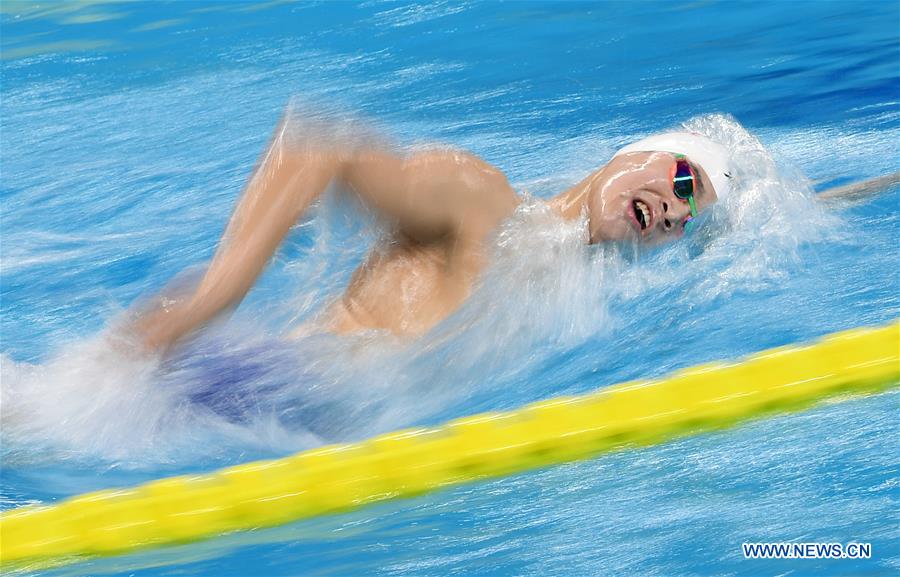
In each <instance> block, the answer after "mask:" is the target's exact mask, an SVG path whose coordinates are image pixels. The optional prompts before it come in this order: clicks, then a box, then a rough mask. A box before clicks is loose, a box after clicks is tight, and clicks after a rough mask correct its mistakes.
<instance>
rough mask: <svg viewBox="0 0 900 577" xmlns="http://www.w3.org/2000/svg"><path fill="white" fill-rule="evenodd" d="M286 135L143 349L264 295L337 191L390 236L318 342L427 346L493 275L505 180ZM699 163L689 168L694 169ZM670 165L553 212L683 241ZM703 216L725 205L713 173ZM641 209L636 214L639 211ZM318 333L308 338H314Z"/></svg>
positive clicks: (477, 166)
mask: <svg viewBox="0 0 900 577" xmlns="http://www.w3.org/2000/svg"><path fill="white" fill-rule="evenodd" d="M283 132H284V125H281V126H280V127H279V129H278V130H276V133H275V137H274V138H273V141H272V143H271V145H270V146H269V148H268V149H267V151H266V153H265V154H264V155H263V157H262V159H261V161H260V164H259V166H258V168H257V170H256V171H255V172H254V175H253V176H252V177H251V179H250V181H249V182H248V184H247V186H246V188H245V190H244V192H243V194H242V196H241V199H240V201H239V202H238V205H237V207H236V209H235V211H234V213H233V215H232V217H231V220H230V221H229V224H228V227H227V229H226V231H225V234H224V235H223V237H222V240H221V241H220V243H219V247H218V249H217V251H216V254H215V256H214V257H213V260H212V262H211V263H210V265H209V267H208V269H207V271H206V274H205V275H204V277H203V279H202V280H201V281H200V283H199V285H198V286H197V287H196V288H195V289H194V290H193V291H192V292H191V293H190V294H186V295H182V296H180V297H178V298H175V299H160V300H161V302H162V301H165V303H166V304H165V306H157V307H155V308H153V309H151V310H149V311H146V312H144V313H142V314H140V315H138V316H137V317H136V318H135V319H134V321H133V322H132V323H131V325H130V329H131V331H132V332H133V333H134V334H135V335H136V337H137V338H138V340H139V341H140V342H141V344H142V346H143V347H144V348H145V349H147V350H151V351H158V352H165V351H166V350H167V349H168V348H169V347H171V346H172V345H173V344H174V343H176V342H177V341H178V340H179V339H181V338H183V337H184V336H186V335H188V334H190V333H192V332H193V331H195V330H197V329H199V328H200V327H202V326H203V325H204V324H206V323H207V322H209V321H210V320H211V319H213V318H215V317H216V316H218V315H219V314H220V313H222V312H223V311H226V310H229V309H231V308H233V307H235V306H236V305H237V304H238V303H240V301H241V300H242V299H243V297H244V296H245V295H246V293H247V292H248V291H249V290H250V288H251V287H252V286H253V284H254V282H255V281H256V279H257V278H258V276H259V275H260V273H261V272H262V271H263V269H264V268H265V266H266V264H267V263H268V261H269V260H270V259H271V257H272V256H273V254H274V253H275V251H276V250H277V248H278V246H279V244H280V243H281V241H282V240H283V239H284V237H285V236H286V235H287V233H288V230H289V229H290V228H291V226H293V225H294V224H295V223H296V222H297V220H298V219H300V218H301V217H302V215H303V214H304V212H305V211H306V210H307V208H308V207H309V206H310V204H311V203H312V202H314V201H315V200H316V199H317V198H318V197H319V196H320V195H321V194H322V193H323V192H324V191H325V190H326V189H327V188H328V185H329V184H330V183H334V184H336V185H337V186H336V187H335V188H336V189H337V190H343V191H346V192H347V193H349V194H354V195H356V196H357V197H358V198H359V199H360V200H361V201H362V202H363V203H364V204H365V205H366V206H368V207H369V208H370V209H371V210H373V211H374V212H375V213H376V214H378V215H379V216H380V217H381V218H382V219H383V220H384V222H385V223H386V225H387V226H388V227H389V230H390V231H391V234H390V235H389V238H388V239H387V240H386V241H385V242H383V243H381V244H379V245H378V246H376V247H374V248H373V249H372V251H371V252H370V254H369V255H368V257H367V258H366V260H365V261H364V263H363V264H362V265H361V266H360V267H359V268H358V269H357V270H356V272H355V273H354V274H353V277H352V280H351V281H350V283H349V285H348V287H347V289H346V291H345V292H344V294H343V296H341V297H340V298H338V299H337V300H335V301H334V303H333V304H332V305H331V306H330V307H328V309H327V310H326V311H325V312H324V314H323V315H321V317H320V319H319V321H318V324H317V327H316V328H315V330H323V329H324V330H328V331H332V332H337V333H348V332H356V331H361V330H371V329H378V330H386V331H389V332H390V333H393V334H395V335H409V336H414V335H419V334H422V333H424V332H426V331H428V330H429V329H431V328H432V327H434V326H435V325H436V324H438V323H439V322H440V321H441V320H443V319H444V318H446V317H447V316H448V315H450V314H451V313H453V311H455V310H456V309H457V308H458V307H459V306H460V305H461V304H462V303H463V302H464V301H465V300H466V298H467V297H468V296H469V294H470V292H471V290H472V287H473V285H474V283H475V282H476V281H477V279H478V277H479V275H480V273H481V271H482V270H483V269H484V267H485V265H486V253H487V250H486V249H487V243H488V242H489V239H490V237H491V234H492V233H493V232H494V231H495V230H496V228H497V227H498V225H499V224H500V223H501V222H502V221H503V220H504V219H506V218H507V217H509V216H510V215H511V214H512V213H513V212H514V211H515V209H516V207H517V206H518V205H519V203H520V198H519V196H518V195H517V194H516V192H515V191H514V190H513V189H512V187H511V186H510V185H509V182H508V181H507V179H506V177H505V175H504V174H503V173H502V172H501V171H500V170H499V169H497V168H496V167H494V166H492V165H490V164H488V163H487V162H485V161H484V160H482V159H480V158H478V157H476V156H474V155H472V154H469V153H465V152H460V151H453V150H432V151H425V152H418V153H416V154H413V155H411V156H408V157H400V156H397V155H395V154H393V153H390V152H386V151H384V150H379V149H366V150H354V151H350V150H340V149H333V148H332V149H327V150H326V149H317V148H315V147H313V146H306V147H303V148H302V149H301V148H300V147H292V146H288V145H287V144H285V139H284V138H282V134H283ZM689 160H690V159H689ZM674 163H675V158H674V155H672V154H670V153H647V152H638V153H631V154H627V155H622V156H619V157H616V158H614V159H613V160H611V161H610V162H609V163H608V164H606V165H605V166H603V167H602V168H600V169H598V170H597V171H595V172H593V173H592V174H590V175H589V176H587V177H586V178H585V179H583V180H582V181H581V182H579V183H578V184H576V185H575V186H573V187H571V188H570V189H568V190H566V191H564V192H562V193H561V194H559V195H558V196H556V197H555V198H553V199H551V200H550V201H549V204H550V206H551V207H552V208H553V209H554V210H555V211H557V212H558V213H559V214H560V215H561V216H562V217H563V218H565V219H576V218H582V216H583V215H584V216H586V217H587V222H588V233H589V242H591V243H600V242H608V241H618V240H633V241H635V242H642V243H661V242H667V241H670V240H675V239H677V238H679V237H680V236H681V235H682V234H683V223H684V221H685V218H686V217H687V216H689V214H690V208H689V206H688V204H687V202H686V201H683V200H681V199H678V198H677V197H676V196H675V195H674V193H673V192H672V180H671V175H672V167H673V166H674ZM694 168H695V172H696V174H697V175H698V176H699V178H700V183H699V187H697V188H698V189H697V190H696V191H695V198H696V201H697V206H698V209H699V210H703V208H704V207H706V206H708V205H710V204H712V203H713V202H715V200H716V196H715V192H714V191H713V188H712V186H711V184H710V183H709V179H708V178H707V176H706V174H705V173H704V172H703V171H702V168H700V167H698V166H696V165H695V166H694ZM636 201H637V202H636ZM309 328H310V327H304V328H302V329H301V330H302V331H307V330H309Z"/></svg>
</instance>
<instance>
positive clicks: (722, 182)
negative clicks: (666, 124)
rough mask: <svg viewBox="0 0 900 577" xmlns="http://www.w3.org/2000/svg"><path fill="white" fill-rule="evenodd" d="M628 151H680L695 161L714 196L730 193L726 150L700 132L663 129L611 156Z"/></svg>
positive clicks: (677, 152) (724, 195)
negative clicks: (663, 130)
mask: <svg viewBox="0 0 900 577" xmlns="http://www.w3.org/2000/svg"><path fill="white" fill-rule="evenodd" d="M629 152H671V153H673V154H683V155H685V156H687V157H688V158H689V159H690V160H691V161H692V162H695V163H697V164H699V165H700V166H701V167H702V168H703V170H704V171H705V172H706V175H707V176H709V180H710V181H711V182H712V185H713V188H714V189H715V190H716V196H717V197H718V199H719V200H722V199H723V198H725V197H726V196H728V194H729V193H730V192H731V176H732V172H731V168H730V165H731V163H730V156H729V154H728V149H726V148H725V147H724V146H722V145H721V144H719V143H718V142H715V141H713V140H710V139H709V138H707V137H705V136H703V135H702V134H696V133H694V132H666V133H663V134H657V135H655V136H648V137H647V138H644V139H642V140H638V141H637V142H635V143H633V144H629V145H628V146H626V147H624V148H622V149H621V150H619V151H618V152H616V153H615V154H614V155H613V158H615V157H616V156H620V155H622V154H627V153H629Z"/></svg>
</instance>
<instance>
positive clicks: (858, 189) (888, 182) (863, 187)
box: [816, 172, 900, 201]
mask: <svg viewBox="0 0 900 577" xmlns="http://www.w3.org/2000/svg"><path fill="white" fill-rule="evenodd" d="M898 184H900V172H895V173H893V174H887V175H885V176H879V177H877V178H872V179H869V180H864V181H862V182H854V183H853V184H845V185H844V186H837V187H834V188H829V189H828V190H823V191H822V192H820V193H819V194H817V195H816V198H818V199H819V200H848V201H850V200H862V199H865V198H868V197H870V196H873V195H876V194H879V193H881V192H884V191H885V190H887V189H889V188H891V187H893V186H897V185H898Z"/></svg>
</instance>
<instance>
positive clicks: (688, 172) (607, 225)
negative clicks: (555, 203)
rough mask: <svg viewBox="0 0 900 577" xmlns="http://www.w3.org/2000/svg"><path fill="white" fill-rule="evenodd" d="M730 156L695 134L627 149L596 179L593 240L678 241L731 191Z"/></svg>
mask: <svg viewBox="0 0 900 577" xmlns="http://www.w3.org/2000/svg"><path fill="white" fill-rule="evenodd" d="M729 158H730V157H729V154H728V152H727V150H726V149H725V147H723V146H722V145H720V144H718V143H716V142H714V141H712V140H710V139H709V138H707V137H705V136H702V135H699V134H694V133H690V132H669V133H665V134H660V135H656V136H651V137H648V138H645V139H643V140H639V141H638V142H635V143H634V144H630V145H628V146H626V147H624V148H622V149H621V150H619V151H618V152H617V153H616V154H615V155H614V156H613V159H612V160H611V161H610V162H609V164H607V165H606V166H605V167H603V168H602V169H601V170H600V171H598V172H597V173H596V174H595V175H594V177H593V178H592V180H591V184H590V196H589V198H588V211H589V215H590V239H591V242H592V243H596V242H603V241H609V240H628V239H636V240H640V241H642V242H650V243H661V242H667V241H669V240H674V239H676V238H679V237H680V236H681V235H683V234H684V232H685V228H686V225H687V223H688V222H689V221H690V220H692V218H694V217H696V216H697V214H698V213H699V212H701V211H703V210H704V209H705V208H707V207H708V206H710V205H711V204H713V203H714V202H716V201H717V200H719V199H722V198H724V197H725V196H727V195H728V194H729V193H730V192H731V182H730V179H731V170H730V163H729ZM691 177H692V178H691ZM686 192H691V193H692V195H691V196H687V195H686Z"/></svg>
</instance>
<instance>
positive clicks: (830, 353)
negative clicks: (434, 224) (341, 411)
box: [0, 321, 900, 568]
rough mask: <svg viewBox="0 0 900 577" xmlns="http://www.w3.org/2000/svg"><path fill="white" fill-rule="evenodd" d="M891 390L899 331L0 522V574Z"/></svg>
mask: <svg viewBox="0 0 900 577" xmlns="http://www.w3.org/2000/svg"><path fill="white" fill-rule="evenodd" d="M898 381H900V322H898V321H894V322H893V323H891V324H890V325H887V326H885V327H881V328H874V329H871V328H862V329H854V330H850V331H846V332H842V333H836V334H832V335H829V336H827V337H825V338H823V339H821V340H820V341H818V342H817V343H814V344H810V345H802V346H791V347H782V348H777V349H772V350H768V351H765V352H762V353H758V354H755V355H752V356H749V357H747V358H745V359H743V360H742V361H740V362H736V363H730V364H724V363H715V364H709V365H704V366H698V367H693V368H690V369H687V370H683V371H680V372H677V373H675V374H673V375H671V376H669V377H667V378H664V379H660V380H656V381H649V382H631V383H623V384H620V385H616V386H614V387H609V388H604V389H601V390H599V391H597V392H594V393H591V394H587V395H584V396H580V397H561V398H556V399H551V400H549V401H544V402H540V403H535V404H532V405H528V406H526V407H524V408H522V409H519V410H515V411H510V412H507V413H484V414H481V415H476V416H473V417H468V418H463V419H458V420H455V421H451V422H449V423H447V424H445V425H443V426H439V427H435V428H419V429H408V430H403V431H397V432H393V433H388V434H386V435H381V436H379V437H375V438H372V439H369V440H366V441H363V442H360V443H353V444H344V445H332V446H327V447H323V448H319V449H315V450H311V451H304V452H301V453H298V454H296V455H293V456H290V457H287V458H284V459H277V460H269V461H259V462H255V463H248V464H245V465H238V466H235V467H228V468H226V469H222V470H220V471H217V472H213V473H211V474H207V475H191V476H181V477H173V478H168V479H161V480H157V481H152V482H150V483H147V484H145V485H141V486H139V487H136V488H131V489H121V490H105V491H99V492H96V493H90V494H86V495H80V496H76V497H74V498H71V499H67V500H65V501H62V502H60V503H58V504H55V505H50V506H28V507H22V508H19V509H14V510H12V511H9V512H7V513H5V514H3V515H2V517H0V562H2V564H3V568H16V567H19V568H23V567H30V568H34V567H40V566H46V565H56V564H61V563H67V562H71V561H77V560H79V559H83V558H85V557H91V556H98V555H115V554H120V553H125V552H128V551H132V550H135V549H139V548H146V547H156V546H162V545H168V544H175V543H184V542H188V541H193V540H197V539H203V538H209V537H213V536H216V535H219V534H222V533H225V532H229V531H236V530H247V529H253V528H257V527H265V526H272V525H278V524H282V523H289V522H292V521H297V520H299V519H304V518H308V517H313V516H316V515H323V514H327V513H335V512H340V511H347V510H350V509H355V508H357V507H361V506H363V505H366V504H369V503H374V502H378V501H384V500H386V499H394V498H398V497H408V496H412V495H418V494H421V493H425V492H427V491H433V490H436V489H440V488H442V487H447V486H449V485H455V484H458V483H464V482H468V481H474V480H478V479H484V478H488V477H497V476H502V475H509V474H511V473H515V472H519V471H525V470H529V469H535V468H538V467H544V466H547V465H551V464H555V463H562V462H566V461H572V460H575V459H583V458H586V457H591V456H595V455H598V454H600V453H604V452H608V451H611V450H614V449H618V448H623V447H629V446H642V445H649V444H653V443H658V442H661V441H664V440H667V439H671V438H673V437H677V436H681V435H687V434H693V433H697V432H700V431H704V430H710V429H715V428H720V427H726V426H729V425H732V424H734V423H736V422H738V421H741V420H745V419H748V418H752V417H757V416H762V415H764V414H767V413H771V412H782V411H794V410H799V409H803V408H806V407H808V406H810V405H812V404H814V403H815V402H816V401H818V400H821V399H823V398H825V397H830V396H836V395H845V394H850V393H855V394H858V393H867V392H874V391H878V390H883V389H886V388H889V387H892V386H895V385H896V384H897V383H898Z"/></svg>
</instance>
